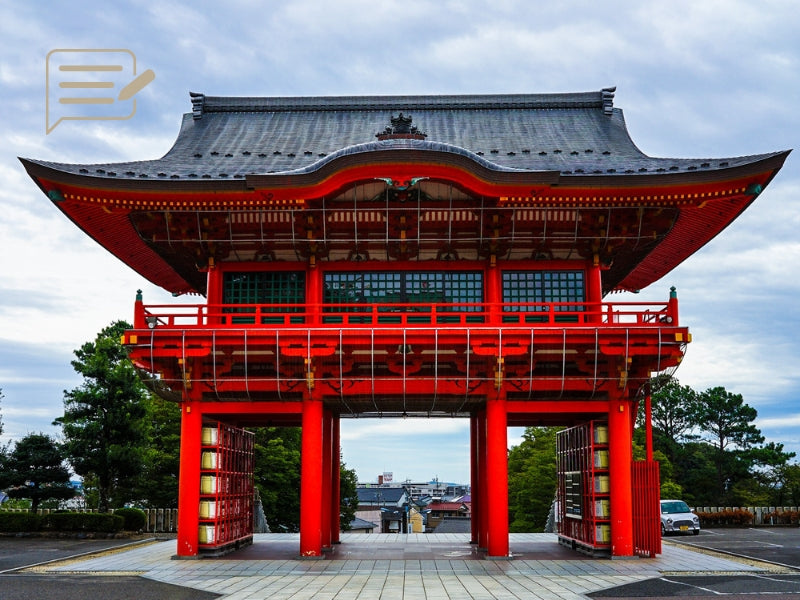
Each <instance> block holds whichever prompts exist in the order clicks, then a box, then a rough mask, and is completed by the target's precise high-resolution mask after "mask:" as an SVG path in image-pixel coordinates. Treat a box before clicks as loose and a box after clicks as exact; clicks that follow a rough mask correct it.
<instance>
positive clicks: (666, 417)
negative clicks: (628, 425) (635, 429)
mask: <svg viewBox="0 0 800 600" xmlns="http://www.w3.org/2000/svg"><path fill="white" fill-rule="evenodd" d="M650 386H651V396H650V398H651V405H652V424H653V430H654V431H653V433H654V435H653V437H654V439H653V443H654V445H655V446H656V447H658V448H660V449H661V450H663V451H664V453H665V454H666V455H667V456H668V457H669V459H670V460H673V459H674V458H675V453H676V452H677V450H678V447H679V445H680V444H681V442H684V441H686V440H687V439H691V438H692V436H691V430H692V428H693V427H694V425H695V423H694V420H693V416H694V414H695V412H696V405H697V392H695V391H694V390H693V389H692V388H690V387H689V386H688V385H681V384H680V382H679V381H678V380H677V379H675V378H674V377H672V376H669V375H658V376H657V377H653V378H652V379H651V380H650ZM643 412H644V411H640V412H639V417H640V420H642V419H643ZM640 424H642V423H640Z"/></svg>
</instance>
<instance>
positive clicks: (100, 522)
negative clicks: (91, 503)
mask: <svg viewBox="0 0 800 600" xmlns="http://www.w3.org/2000/svg"><path fill="white" fill-rule="evenodd" d="M42 524H43V526H44V528H45V529H50V530H53V531H97V532H102V533H116V532H117V531H120V530H122V528H123V527H124V525H125V519H124V518H123V517H120V516H117V515H111V514H108V513H54V514H50V515H45V516H44V517H43V518H42Z"/></svg>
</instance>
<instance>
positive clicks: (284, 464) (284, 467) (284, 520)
mask: <svg viewBox="0 0 800 600" xmlns="http://www.w3.org/2000/svg"><path fill="white" fill-rule="evenodd" d="M254 433H255V439H254V446H255V448H254V450H255V467H254V478H255V484H256V486H258V491H259V493H260V495H261V503H262V505H263V507H264V516H265V517H266V519H267V523H268V524H269V527H270V530H271V531H274V532H276V533H280V532H284V531H299V528H300V428H299V427H262V428H260V429H256V430H255V432H254Z"/></svg>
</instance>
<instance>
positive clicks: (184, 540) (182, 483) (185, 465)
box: [177, 401, 203, 557]
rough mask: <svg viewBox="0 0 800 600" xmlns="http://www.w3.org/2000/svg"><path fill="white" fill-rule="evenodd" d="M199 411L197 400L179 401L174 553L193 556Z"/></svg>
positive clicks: (197, 517)
mask: <svg viewBox="0 0 800 600" xmlns="http://www.w3.org/2000/svg"><path fill="white" fill-rule="evenodd" d="M202 434H203V411H202V410H201V408H200V403H199V402H193V401H184V402H183V403H182V404H181V442H180V444H181V445H180V470H179V473H178V551H177V552H178V556H179V557H186V556H197V552H198V549H199V548H198V539H199V527H200V454H201V445H202Z"/></svg>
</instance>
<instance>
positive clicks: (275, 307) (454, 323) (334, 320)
mask: <svg viewBox="0 0 800 600" xmlns="http://www.w3.org/2000/svg"><path fill="white" fill-rule="evenodd" d="M587 325H590V326H593V327H605V326H620V325H624V326H652V327H658V326H662V327H663V326H671V327H677V326H678V310H677V302H676V301H674V299H670V300H669V301H668V302H662V303H644V302H598V303H587V302H582V303H569V302H548V303H530V302H526V303H502V304H488V303H459V304H434V303H431V304H407V303H381V304H316V305H315V304H163V305H147V306H145V305H144V304H143V303H142V302H141V301H137V303H136V310H135V317H134V328H135V329H148V328H149V329H153V328H156V327H158V328H163V327H168V328H179V329H192V328H209V327H211V328H215V329H216V328H236V329H241V328H259V327H264V326H269V327H270V328H287V329H307V328H308V327H313V328H315V329H317V328H325V327H330V328H341V327H342V326H347V327H356V328H358V327H364V328H367V327H369V328H376V327H377V328H380V327H382V326H386V327H391V328H397V327H402V328H415V327H417V328H419V327H431V326H440V327H481V326H490V327H499V328H503V327H514V328H515V329H516V328H521V327H522V328H525V327H537V328H538V327H547V326H557V327H559V328H562V327H570V326H578V327H586V326H587Z"/></svg>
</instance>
